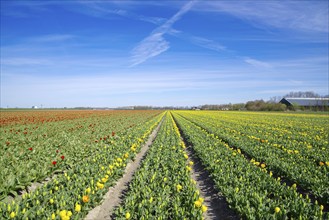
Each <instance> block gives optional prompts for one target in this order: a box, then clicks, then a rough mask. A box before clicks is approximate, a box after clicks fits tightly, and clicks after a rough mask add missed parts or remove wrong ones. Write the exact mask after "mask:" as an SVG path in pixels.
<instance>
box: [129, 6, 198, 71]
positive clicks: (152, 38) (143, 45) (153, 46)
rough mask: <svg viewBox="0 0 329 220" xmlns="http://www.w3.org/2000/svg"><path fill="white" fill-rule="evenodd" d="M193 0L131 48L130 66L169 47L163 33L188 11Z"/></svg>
mask: <svg viewBox="0 0 329 220" xmlns="http://www.w3.org/2000/svg"><path fill="white" fill-rule="evenodd" d="M194 4H195V1H190V2H188V3H187V4H185V5H184V6H183V7H182V8H181V9H180V10H179V11H178V12H177V13H176V14H175V15H174V16H172V17H171V18H170V19H169V20H167V21H166V22H165V23H164V24H163V25H161V26H159V27H158V28H156V29H155V30H154V31H152V33H151V34H150V35H149V36H148V37H146V38H145V39H144V40H142V41H141V42H140V43H139V44H138V45H137V46H136V47H135V48H134V49H133V50H132V62H133V63H132V66H135V65H138V64H141V63H143V62H145V61H146V60H148V59H150V58H152V57H155V56H157V55H159V54H161V53H163V52H165V51H166V50H168V49H169V42H168V41H166V40H165V39H164V38H163V35H164V34H166V33H167V32H169V31H170V29H171V27H172V25H173V24H174V23H175V22H177V21H178V20H179V19H180V18H181V17H182V16H183V15H184V14H185V13H186V12H188V11H189V10H190V9H191V8H192V6H193V5H194Z"/></svg>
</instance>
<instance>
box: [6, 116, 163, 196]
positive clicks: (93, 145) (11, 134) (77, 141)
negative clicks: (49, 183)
mask: <svg viewBox="0 0 329 220" xmlns="http://www.w3.org/2000/svg"><path fill="white" fill-rule="evenodd" d="M32 113H33V112H31V113H30V114H32ZM45 113H48V114H49V115H50V116H49V117H50V118H51V115H52V114H54V115H55V116H56V114H59V111H47V112H44V114H45ZM159 113H160V112H157V111H154V112H146V111H136V112H130V113H129V114H128V112H124V111H99V112H98V111H95V113H93V114H92V115H89V117H87V118H85V117H82V118H74V119H71V120H59V121H55V122H47V123H41V122H40V123H39V124H32V123H31V124H17V123H16V124H13V125H4V126H1V128H0V146H1V148H0V154H1V155H3V157H1V159H0V167H1V172H0V201H1V200H2V199H4V198H6V197H7V196H8V195H9V194H11V195H14V196H15V195H17V192H18V191H19V190H22V189H25V188H26V187H27V186H29V185H31V183H32V182H36V181H42V180H44V179H45V178H46V177H49V176H52V175H53V174H54V173H59V172H63V171H64V170H66V169H69V168H71V167H73V166H74V165H75V164H77V163H81V161H83V160H85V159H86V158H87V157H90V156H92V155H94V154H95V153H96V154H97V153H98V148H99V145H101V144H104V143H106V142H107V140H109V139H113V138H116V137H118V136H128V137H129V132H130V130H131V129H133V128H134V127H135V126H136V125H138V124H140V123H144V122H145V121H147V120H149V118H151V117H154V116H155V115H157V114H159ZM34 114H35V113H34ZM65 114H68V115H70V114H71V113H70V111H64V113H62V115H63V117H64V116H65ZM4 115H6V114H4ZM55 116H54V117H55ZM1 117H2V114H1ZM55 118H56V117H55ZM54 120H55V119H54ZM22 122H25V121H24V120H23V121H22Z"/></svg>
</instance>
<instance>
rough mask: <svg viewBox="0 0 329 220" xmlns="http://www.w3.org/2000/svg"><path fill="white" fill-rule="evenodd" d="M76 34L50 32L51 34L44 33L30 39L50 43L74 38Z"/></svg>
mask: <svg viewBox="0 0 329 220" xmlns="http://www.w3.org/2000/svg"><path fill="white" fill-rule="evenodd" d="M74 37H75V36H74V35H70V34H50V35H43V36H38V37H34V38H31V39H30V40H31V41H33V42H38V43H50V42H57V41H65V40H69V39H72V38H74Z"/></svg>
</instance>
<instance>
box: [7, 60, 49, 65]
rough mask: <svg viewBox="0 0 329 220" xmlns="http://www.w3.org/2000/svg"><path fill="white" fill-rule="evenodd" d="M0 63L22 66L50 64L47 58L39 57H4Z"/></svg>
mask: <svg viewBox="0 0 329 220" xmlns="http://www.w3.org/2000/svg"><path fill="white" fill-rule="evenodd" d="M1 64H2V65H11V66H22V65H47V64H50V62H49V60H47V59H39V58H6V59H1Z"/></svg>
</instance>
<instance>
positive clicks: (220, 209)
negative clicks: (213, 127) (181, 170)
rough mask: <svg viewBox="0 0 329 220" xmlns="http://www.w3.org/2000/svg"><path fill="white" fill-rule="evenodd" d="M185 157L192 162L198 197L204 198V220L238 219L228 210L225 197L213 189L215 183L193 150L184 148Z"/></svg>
mask: <svg viewBox="0 0 329 220" xmlns="http://www.w3.org/2000/svg"><path fill="white" fill-rule="evenodd" d="M186 152H187V155H188V156H189V158H190V160H191V161H193V163H194V164H193V166H192V170H191V171H192V172H191V174H192V178H193V179H194V180H195V181H196V185H197V188H198V189H199V191H200V196H201V197H202V198H204V203H205V205H206V206H207V207H208V210H207V211H206V212H205V213H204V217H205V219H225V220H226V219H230V220H235V219H240V218H239V217H238V215H237V214H236V213H235V212H234V211H233V210H232V209H230V207H229V205H228V203H227V202H226V200H225V197H224V196H223V195H221V194H220V193H219V192H218V191H217V190H216V189H215V183H214V181H213V180H212V179H211V177H210V174H209V172H208V171H207V170H206V169H205V167H204V166H203V165H202V162H201V160H200V159H199V158H198V157H197V156H196V154H195V152H194V149H193V148H192V147H191V146H189V147H186Z"/></svg>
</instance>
